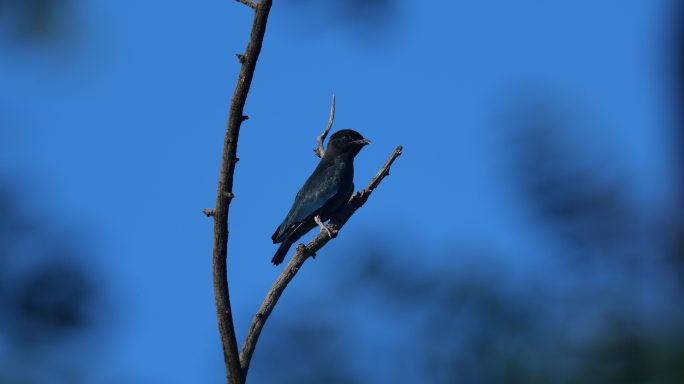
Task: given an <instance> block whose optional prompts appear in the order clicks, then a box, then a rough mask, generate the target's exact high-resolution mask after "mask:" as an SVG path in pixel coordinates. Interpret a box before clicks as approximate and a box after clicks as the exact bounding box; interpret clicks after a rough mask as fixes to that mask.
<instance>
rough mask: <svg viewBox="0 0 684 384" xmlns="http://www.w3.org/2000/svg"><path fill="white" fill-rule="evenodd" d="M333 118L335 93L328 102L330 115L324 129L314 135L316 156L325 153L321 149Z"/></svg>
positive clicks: (321, 155) (321, 156)
mask: <svg viewBox="0 0 684 384" xmlns="http://www.w3.org/2000/svg"><path fill="white" fill-rule="evenodd" d="M334 120H335V95H333V96H332V103H330V117H329V118H328V125H327V126H326V127H325V131H323V133H321V134H320V135H319V136H318V137H316V142H317V143H318V145H317V146H316V148H314V153H315V154H316V156H318V157H320V158H323V155H325V149H323V142H324V141H325V138H326V137H327V136H328V132H330V128H332V125H333V121H334Z"/></svg>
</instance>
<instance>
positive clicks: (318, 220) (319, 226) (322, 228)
mask: <svg viewBox="0 0 684 384" xmlns="http://www.w3.org/2000/svg"><path fill="white" fill-rule="evenodd" d="M314 221H315V222H316V224H318V228H320V229H321V232H323V231H325V233H327V234H328V236H330V238H331V239H332V237H333V235H332V232H330V228H328V227H326V225H325V224H323V221H322V220H321V216H319V215H316V216H314Z"/></svg>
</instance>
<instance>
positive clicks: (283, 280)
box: [240, 145, 402, 372]
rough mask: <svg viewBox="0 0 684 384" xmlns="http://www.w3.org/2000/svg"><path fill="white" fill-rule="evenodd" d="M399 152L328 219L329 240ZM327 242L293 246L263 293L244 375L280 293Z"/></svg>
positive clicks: (243, 360) (322, 237) (243, 359)
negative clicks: (288, 258) (285, 265)
mask: <svg viewBox="0 0 684 384" xmlns="http://www.w3.org/2000/svg"><path fill="white" fill-rule="evenodd" d="M401 152H402V146H401V145H400V146H398V147H397V148H396V149H395V150H394V152H392V155H390V157H389V158H388V159H387V161H386V162H385V165H383V166H382V168H381V169H380V171H378V173H377V174H376V175H375V176H374V177H373V179H371V181H370V183H368V186H367V187H366V188H364V189H363V190H362V191H360V192H357V193H356V194H355V195H354V196H352V197H351V199H349V201H348V202H347V205H345V207H344V208H343V209H342V210H340V212H338V213H337V214H336V215H335V216H334V217H333V218H332V219H330V223H329V224H328V228H329V229H330V230H331V232H332V234H333V237H336V236H337V233H338V232H339V231H340V229H342V227H343V226H344V224H345V223H346V222H347V221H348V220H349V218H351V216H352V215H353V214H354V212H356V210H357V209H359V208H361V207H362V206H363V204H364V203H365V202H366V201H367V200H368V198H369V197H370V195H371V193H373V190H375V188H377V187H378V186H379V185H380V182H382V180H383V179H384V178H385V177H387V176H389V171H390V167H391V166H392V163H394V160H396V158H397V157H399V156H400V155H401ZM331 239H332V238H331V237H330V236H328V235H327V234H326V233H324V232H322V231H321V232H319V233H318V234H317V235H316V237H314V238H313V239H312V240H311V241H309V243H308V244H306V245H304V244H299V245H298V246H297V251H296V252H295V255H294V256H293V257H292V260H290V262H289V263H288V264H287V267H285V269H284V270H283V272H282V273H281V274H280V276H278V279H276V281H275V283H273V286H272V287H271V289H270V290H269V291H268V293H267V294H266V298H265V299H264V302H263V303H262V304H261V307H260V308H259V310H258V311H257V313H256V315H254V319H253V320H252V324H251V325H250V327H249V331H248V332H247V338H246V339H245V343H244V345H243V346H242V353H241V354H240V366H241V367H242V370H243V371H245V372H247V370H248V369H249V363H250V361H251V359H252V354H254V348H256V344H257V341H258V340H259V335H260V334H261V330H262V329H263V327H264V324H265V323H266V320H267V319H268V316H269V315H270V314H271V312H273V308H274V307H275V305H276V303H277V302H278V299H279V298H280V296H281V295H282V294H283V291H285V288H287V285H288V284H289V283H290V281H292V279H293V278H294V277H295V275H296V274H297V272H298V271H299V269H300V268H301V267H302V265H303V264H304V262H305V261H306V259H308V258H309V257H310V256H315V255H316V252H318V251H319V250H320V249H321V248H323V246H324V245H326V244H327V243H328V242H329V241H330V240H331Z"/></svg>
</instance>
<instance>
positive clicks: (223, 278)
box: [209, 0, 271, 384]
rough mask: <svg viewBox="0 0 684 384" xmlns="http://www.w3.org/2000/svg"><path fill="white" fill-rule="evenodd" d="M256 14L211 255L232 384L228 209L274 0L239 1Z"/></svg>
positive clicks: (236, 383)
mask: <svg viewBox="0 0 684 384" xmlns="http://www.w3.org/2000/svg"><path fill="white" fill-rule="evenodd" d="M240 2H241V3H243V4H246V5H248V6H250V7H252V8H254V9H255V10H256V11H255V12H254V22H253V24H252V31H251V35H250V38H249V43H248V44H247V49H246V50H245V54H244V56H243V60H241V62H242V66H241V67H240V74H239V75H238V80H237V85H236V86H235V91H234V93H233V97H232V99H231V101H230V113H229V116H228V123H227V127H226V135H225V138H224V141H223V155H222V157H221V170H220V173H219V180H218V191H217V193H216V206H215V207H214V209H213V211H211V210H209V211H211V212H212V216H213V217H214V245H213V255H212V272H213V278H214V298H215V301H216V317H217V320H218V328H219V333H220V335H221V345H222V347H223V358H224V362H225V365H226V381H227V383H229V384H242V383H244V379H245V375H244V373H243V370H242V369H241V368H240V358H239V355H238V349H237V341H236V339H235V328H234V326H233V314H232V310H231V307H230V295H229V292H228V271H227V255H228V252H227V250H228V210H229V207H230V202H231V201H232V200H233V196H234V195H233V192H232V191H233V175H234V173H235V163H236V162H237V158H236V153H237V143H238V137H239V135H240V125H241V124H242V121H243V120H244V115H243V110H244V107H245V102H246V101H247V94H248V92H249V87H250V85H251V83H252V77H253V76H254V69H255V68H256V63H257V59H258V58H259V53H260V52H261V44H262V42H263V39H264V34H265V32H266V22H267V20H268V13H269V11H270V9H271V0H262V1H260V2H259V4H255V3H254V2H252V1H247V0H240Z"/></svg>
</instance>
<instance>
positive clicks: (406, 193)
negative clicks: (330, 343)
mask: <svg viewBox="0 0 684 384" xmlns="http://www.w3.org/2000/svg"><path fill="white" fill-rule="evenodd" d="M76 4H77V6H76V7H75V10H76V15H75V17H74V18H73V19H72V20H73V24H72V25H70V29H71V30H73V34H71V35H68V38H66V39H65V40H64V41H61V42H60V43H59V44H57V45H56V46H47V47H44V48H41V49H36V48H35V47H34V48H26V47H24V46H18V45H16V46H11V47H8V48H7V51H6V52H5V53H4V54H3V59H2V60H0V84H2V86H1V87H0V124H2V125H4V126H7V127H10V129H7V130H4V129H3V130H2V131H0V149H1V150H0V164H1V165H0V173H1V174H3V175H8V176H10V177H11V178H13V179H18V180H20V181H22V182H23V184H24V185H25V186H26V187H27V188H26V189H27V193H28V195H29V196H30V197H31V201H32V202H35V203H32V205H31V206H30V207H27V208H26V209H27V210H28V211H29V212H44V210H48V212H49V215H48V216H49V220H51V221H53V222H54V223H55V224H56V225H58V226H59V227H60V228H63V230H64V231H65V233H71V234H73V236H75V237H78V238H83V239H85V240H83V241H85V243H86V244H87V245H88V246H89V247H90V248H91V249H93V250H94V251H93V252H92V253H93V255H94V256H95V257H96V258H95V259H94V260H90V261H89V262H91V263H92V264H93V265H94V267H93V270H94V271H97V274H98V280H101V281H102V282H103V285H105V286H107V287H108V289H109V290H110V295H111V302H112V306H113V308H114V309H113V312H115V313H116V314H115V315H114V316H113V317H112V318H108V317H106V316H105V319H106V321H107V322H108V321H111V324H108V325H106V326H105V327H106V328H110V327H111V332H108V334H109V335H110V336H108V337H106V338H105V341H104V343H106V348H105V350H101V351H99V352H97V353H95V354H94V357H93V359H94V360H96V363H95V364H97V365H98V366H99V367H101V369H98V370H95V372H93V373H92V374H93V375H94V378H96V382H113V381H115V380H116V378H119V377H130V378H135V379H139V380H141V382H151V383H154V382H159V383H189V382H197V379H198V378H200V379H202V380H207V381H208V380H216V379H217V378H220V377H221V375H222V374H223V373H222V368H221V354H220V350H219V349H220V344H219V340H218V335H217V329H216V325H215V312H214V304H213V297H212V285H211V273H210V256H211V238H212V223H211V221H210V220H208V219H206V218H205V217H204V216H202V215H201V214H200V211H201V210H202V209H203V208H206V207H211V206H212V204H213V201H214V199H215V191H216V180H217V176H218V167H219V161H220V153H221V146H222V139H223V135H224V132H225V122H226V117H227V110H228V103H229V98H230V96H231V94H232V92H233V87H234V81H235V79H236V77H237V72H238V69H239V63H238V62H237V60H236V59H235V57H234V54H235V53H237V52H240V51H242V50H243V49H244V47H245V45H246V42H247V38H248V33H249V28H250V25H251V21H252V20H251V19H252V18H251V12H250V10H249V9H247V8H246V7H244V6H242V5H240V4H238V3H237V2H233V1H230V0H210V1H205V2H180V1H173V2H168V1H152V0H144V1H118V2H110V1H97V0H89V1H81V2H78V3H76ZM671 4H673V2H672V1H666V0H650V1H624V0H622V1H619V0H606V1H600V2H597V1H589V0H579V1H572V2H570V1H559V2H548V1H541V0H536V1H535V0H521V1H516V2H510V1H502V0H498V1H494V0H488V1H479V2H472V1H469V2H465V1H449V2H440V3H435V4H432V5H430V6H427V5H426V4H424V3H416V2H406V1H401V2H399V5H398V7H399V8H398V11H397V14H396V15H395V17H394V18H392V19H391V20H390V22H389V23H388V24H387V25H381V26H378V27H377V28H374V27H372V26H370V27H369V26H368V25H364V24H362V23H361V22H359V23H358V25H356V24H355V22H354V21H351V22H347V23H344V24H342V23H340V24H337V23H333V22H329V21H330V20H334V19H333V18H330V16H329V15H327V14H325V13H324V12H323V11H321V10H320V9H318V8H316V9H314V10H306V9H304V8H303V7H296V6H292V5H291V4H290V3H285V2H281V1H278V0H276V1H274V6H273V9H272V12H271V16H270V19H269V24H268V29H267V33H266V39H265V42H264V47H263V51H262V55H261V57H260V60H259V63H258V65H257V70H256V74H255V77H254V82H253V85H252V90H251V92H250V94H249V98H248V101H247V104H246V108H245V112H246V114H247V115H249V117H250V118H249V120H248V121H246V122H245V123H244V124H243V128H242V132H241V136H240V144H239V149H238V156H239V157H240V159H241V160H240V162H239V164H238V166H237V171H236V175H235V188H234V190H235V194H236V199H235V200H234V202H233V205H232V206H231V212H230V223H231V225H230V236H231V237H230V251H229V254H230V257H229V264H230V266H229V273H230V277H229V281H230V285H231V289H232V290H231V294H232V298H233V308H234V311H235V313H236V319H235V321H236V326H237V332H238V335H239V338H240V339H242V337H243V336H244V333H245V331H246V327H247V325H248V322H249V320H250V319H251V316H252V315H253V313H254V311H255V310H256V309H257V307H258V305H259V304H260V301H261V299H262V298H263V295H264V294H265V292H266V291H267V289H268V287H269V286H270V284H271V283H272V282H273V280H274V279H275V277H276V276H277V274H278V273H279V272H280V268H275V267H273V266H272V265H271V264H270V262H269V260H270V258H271V256H272V254H273V252H274V251H275V247H274V246H273V245H272V244H271V242H270V235H271V233H272V232H273V230H274V228H275V226H276V225H277V224H278V223H280V221H281V219H282V217H283V216H284V214H285V213H286V211H287V209H288V208H289V205H290V203H291V201H292V198H293V196H294V194H295V193H296V191H297V189H298V188H299V186H300V185H301V183H302V182H303V180H305V178H306V177H307V176H308V174H309V173H310V171H311V170H312V169H313V168H314V167H315V165H316V161H317V158H316V157H314V156H313V153H312V148H313V146H314V140H315V136H316V135H317V134H319V133H320V131H321V130H322V129H323V128H324V126H325V123H326V121H327V117H328V110H329V103H330V97H331V95H332V94H333V93H334V94H335V95H336V97H337V115H336V119H335V126H334V127H335V129H341V128H353V129H356V130H358V131H360V132H362V133H363V134H364V135H365V136H367V137H368V138H370V139H371V140H372V141H373V144H372V145H370V146H368V147H366V148H365V149H364V151H363V152H362V153H361V155H360V156H359V157H358V158H357V162H356V167H357V171H356V185H357V188H358V187H360V186H363V185H365V184H366V183H367V182H368V180H369V179H370V178H371V177H372V175H374V174H375V172H376V171H377V170H378V169H379V167H380V166H381V165H382V163H383V162H384V161H385V159H386V158H387V156H388V155H389V154H390V153H391V151H392V150H393V148H394V147H395V146H396V145H398V144H402V145H404V148H405V151H404V155H403V156H402V157H401V158H399V159H398V161H397V162H396V165H395V167H394V168H393V172H392V175H391V176H390V177H389V178H388V179H386V180H385V181H384V182H383V184H382V185H381V186H380V188H379V189H378V190H377V192H376V193H375V194H374V195H373V197H372V198H371V199H370V201H369V202H368V204H367V205H366V206H365V207H364V208H363V209H362V210H360V211H359V212H358V213H357V214H356V215H355V216H354V217H353V219H352V220H351V221H350V222H349V224H348V226H346V227H345V229H344V231H343V233H342V234H341V236H340V237H339V238H338V239H337V240H335V241H334V242H332V243H331V244H330V245H329V246H327V247H326V248H325V250H324V251H323V252H321V254H320V256H321V257H320V258H319V259H318V260H316V261H314V262H310V263H307V265H306V266H305V267H304V268H303V270H302V271H301V275H302V276H300V277H298V278H297V281H295V283H294V284H293V286H291V287H290V288H289V289H288V291H287V292H286V293H285V296H284V299H283V302H282V303H281V305H284V306H285V305H288V304H287V303H288V300H294V299H290V298H293V297H297V296H298V295H299V296H301V295H316V294H324V293H320V292H316V289H317V287H318V286H319V285H320V284H321V281H324V280H325V279H326V278H327V277H326V276H322V275H320V274H318V275H317V274H316V269H318V268H317V267H318V265H320V264H325V263H335V262H339V261H340V260H341V259H343V258H344V257H353V255H346V254H345V252H344V251H345V250H347V249H351V247H352V245H354V244H356V243H358V242H359V241H360V239H366V238H368V237H371V236H380V237H382V238H386V239H387V241H392V242H394V243H395V244H396V245H397V246H401V245H402V244H406V245H407V246H409V245H411V244H413V242H420V243H422V244H430V247H434V248H432V250H433V251H434V250H437V249H440V248H441V247H444V246H445V245H446V244H449V243H450V242H465V243H479V242H486V243H489V244H491V245H492V246H493V247H494V248H502V249H503V248H505V249H507V250H509V251H511V252H512V253H513V254H516V255H519V254H528V253H529V254H530V256H529V257H530V260H533V259H534V254H535V253H539V252H542V250H543V244H541V243H542V242H540V241H539V239H537V238H535V237H534V236H533V235H531V234H529V233H528V232H529V230H526V229H525V228H524V226H523V225H521V223H525V222H526V218H525V217H522V215H521V213H520V209H519V207H517V206H516V204H515V203H514V202H512V198H511V196H510V193H509V192H510V187H509V186H508V185H507V184H506V183H507V179H506V177H505V172H506V162H507V159H506V157H505V156H504V154H505V153H506V148H505V145H506V139H505V138H506V134H507V130H506V129H507V127H506V126H505V125H506V118H505V113H504V111H505V110H506V108H507V107H508V106H509V105H510V100H511V99H513V100H514V101H516V99H517V98H518V97H520V99H524V98H525V97H526V94H527V92H530V93H532V94H534V93H536V92H540V93H541V94H543V95H546V94H552V95H556V94H557V95H561V98H560V101H561V103H562V104H563V105H564V106H566V107H567V108H568V109H569V110H570V111H571V113H573V114H576V116H577V119H578V120H579V121H581V122H582V124H580V125H582V129H584V130H580V131H578V132H576V134H577V135H578V136H579V137H581V138H583V139H584V140H586V143H587V144H586V146H587V148H594V146H597V145H598V146H599V148H600V149H601V150H603V148H607V149H608V150H609V151H611V152H610V153H609V154H607V157H608V158H610V159H611V162H614V164H615V166H616V167H618V168H620V169H623V168H624V169H627V170H629V174H628V175H627V177H628V179H629V180H630V181H631V183H633V185H634V186H635V189H636V191H637V192H638V196H639V199H640V200H641V201H643V202H644V204H647V205H649V206H654V207H656V209H664V208H665V206H666V205H667V203H666V202H667V201H668V199H669V198H670V197H671V196H670V193H671V192H669V191H670V190H671V188H672V184H671V183H672V180H671V179H672V178H671V174H672V172H673V169H672V167H671V166H670V165H669V163H670V162H671V156H672V154H671V153H668V151H667V150H663V148H668V141H669V140H670V137H669V136H668V135H669V130H668V128H667V126H668V124H670V123H671V121H670V120H669V119H668V118H666V116H668V115H669V113H670V112H671V110H670V109H671V108H672V107H671V106H670V105H669V104H668V103H669V101H668V100H669V99H668V94H667V92H668V90H667V82H668V78H669V75H668V73H667V66H666V65H667V62H666V59H667V57H666V52H667V49H668V47H667V46H666V45H665V44H664V42H665V39H664V37H665V36H666V33H667V32H668V30H667V22H668V21H669V19H668V17H669V9H670V7H671ZM298 13H302V14H298ZM547 92H548V93H547ZM584 123H586V124H584ZM661 127H662V128H661ZM588 150H589V149H588ZM591 150H594V149H591ZM604 155H605V154H604ZM428 253H435V254H437V252H428ZM430 262H434V263H440V262H442V261H441V260H431V261H430ZM529 263H533V261H529ZM511 264H515V266H516V267H518V268H523V269H524V268H525V267H526V265H528V264H527V263H526V260H525V259H524V258H523V259H522V260H516V262H515V263H511ZM329 265H331V264H329ZM512 268H513V267H512ZM326 271H328V272H329V271H330V268H328V269H326ZM278 311H279V309H278V308H277V309H276V312H275V313H274V316H273V317H272V319H271V320H270V321H271V322H277V321H278ZM268 329H269V326H268V325H267V326H266V328H265V332H264V334H263V337H273V336H274V335H272V334H270V333H269V332H268ZM258 355H259V349H258V348H257V351H256V355H255V359H256V360H255V365H254V367H255V368H254V369H257V367H258V366H257V365H256V364H258V363H259V360H258ZM169 366H173V367H174V368H175V369H174V370H169V369H166V367H169Z"/></svg>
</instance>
